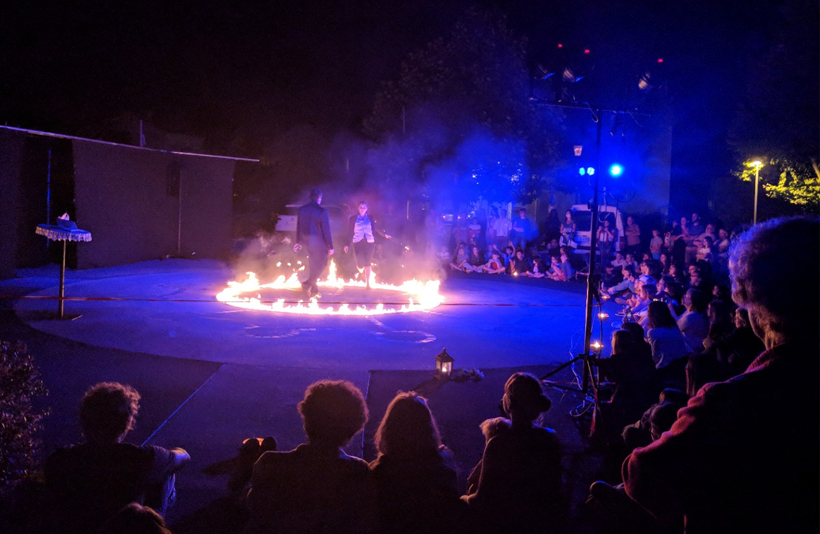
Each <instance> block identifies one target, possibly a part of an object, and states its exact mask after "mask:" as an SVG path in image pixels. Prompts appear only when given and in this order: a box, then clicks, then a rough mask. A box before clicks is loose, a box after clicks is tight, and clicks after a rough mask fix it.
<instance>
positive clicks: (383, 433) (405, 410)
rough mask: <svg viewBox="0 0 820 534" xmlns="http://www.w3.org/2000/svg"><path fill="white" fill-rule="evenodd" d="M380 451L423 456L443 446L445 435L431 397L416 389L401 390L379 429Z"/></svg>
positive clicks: (398, 454) (377, 442) (376, 439)
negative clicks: (437, 418)
mask: <svg viewBox="0 0 820 534" xmlns="http://www.w3.org/2000/svg"><path fill="white" fill-rule="evenodd" d="M375 441H376V448H377V449H378V451H379V453H380V454H385V455H390V456H395V457H405V458H407V457H411V458H412V457H419V456H427V455H431V454H435V453H437V452H438V450H439V449H440V448H441V446H442V445H441V435H440V434H439V431H438V426H437V425H436V420H435V418H434V417H433V413H432V412H431V411H430V407H429V406H427V400H426V399H425V398H424V397H421V396H419V395H417V394H416V393H414V392H410V393H399V394H398V395H396V397H395V398H394V399H393V401H392V402H391V403H390V405H389V406H388V407H387V411H386V412H385V414H384V418H383V419H382V422H381V424H380V425H379V429H378V430H377V431H376V438H375Z"/></svg>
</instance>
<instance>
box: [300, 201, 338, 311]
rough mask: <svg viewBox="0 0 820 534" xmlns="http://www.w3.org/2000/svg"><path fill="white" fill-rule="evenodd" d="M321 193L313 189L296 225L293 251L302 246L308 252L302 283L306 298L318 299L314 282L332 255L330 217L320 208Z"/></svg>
mask: <svg viewBox="0 0 820 534" xmlns="http://www.w3.org/2000/svg"><path fill="white" fill-rule="evenodd" d="M321 203H322V192H321V191H319V190H318V189H313V190H311V192H310V202H308V203H307V204H305V205H304V206H302V207H301V208H299V220H298V222H297V224H296V244H295V245H293V250H294V251H299V250H300V249H301V248H302V247H303V246H305V247H307V251H308V278H307V280H305V281H304V282H302V288H303V289H304V290H305V292H306V293H307V296H308V298H319V297H321V295H319V286H318V285H316V280H317V279H318V278H319V275H321V274H322V271H324V269H325V267H327V261H328V256H332V255H333V240H332V238H331V237H330V217H329V216H328V214H327V210H326V209H325V208H323V207H321V206H320V204H321Z"/></svg>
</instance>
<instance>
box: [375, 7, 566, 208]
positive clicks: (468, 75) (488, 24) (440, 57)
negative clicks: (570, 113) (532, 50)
mask: <svg viewBox="0 0 820 534" xmlns="http://www.w3.org/2000/svg"><path fill="white" fill-rule="evenodd" d="M525 47H526V40H525V39H523V38H521V37H519V36H517V35H515V34H514V32H512V31H511V30H510V29H509V28H508V26H507V24H506V21H505V19H504V17H503V16H501V15H500V14H498V13H496V12H494V11H483V10H479V9H476V8H471V9H469V10H468V11H467V12H466V13H465V14H464V15H463V16H462V17H461V19H460V20H459V21H458V22H457V23H456V25H455V26H454V28H453V30H452V32H451V33H450V35H448V36H447V37H446V38H439V39H436V40H434V41H432V42H430V43H428V44H427V45H425V46H424V47H422V48H420V49H419V50H416V51H415V52H413V53H411V54H410V55H409V56H408V57H407V58H406V60H405V61H404V62H403V64H402V67H401V72H400V75H399V77H398V79H397V80H394V81H389V82H386V83H384V84H383V85H382V89H381V91H380V92H379V94H378V95H377V97H376V100H375V103H374V106H373V110H372V112H371V114H370V116H369V117H368V118H367V119H366V121H365V124H364V126H365V133H366V134H367V135H368V136H369V137H371V138H372V139H374V140H376V141H378V142H379V144H380V145H382V146H385V147H388V149H387V150H388V152H387V153H388V154H389V155H390V156H391V157H390V162H391V165H390V167H391V170H390V171H389V172H388V173H387V174H388V176H386V177H385V178H386V179H388V180H390V179H394V180H400V179H402V180H406V179H413V180H417V181H418V180H426V181H428V182H432V183H431V186H432V187H435V188H439V187H441V186H444V187H450V186H454V187H458V188H459V190H460V191H462V192H465V193H466V192H467V191H469V192H470V194H472V195H476V196H478V195H483V196H484V197H485V198H487V197H489V196H493V197H495V198H498V195H503V197H502V198H512V197H513V196H520V195H521V194H522V193H527V192H528V191H529V190H530V189H532V187H533V186H532V184H531V182H532V181H533V180H532V176H533V175H536V176H537V178H536V180H535V182H537V183H539V184H540V182H541V178H540V173H542V172H543V171H544V169H547V168H548V167H549V166H550V164H552V163H554V161H555V159H556V158H557V151H556V141H557V139H558V136H557V135H556V133H557V131H558V128H559V119H558V115H557V114H556V113H555V112H554V111H551V110H549V109H544V108H538V107H536V106H535V105H534V104H533V103H531V102H530V99H529V93H530V84H529V71H528V68H527V66H526V63H525ZM521 184H524V185H525V187H524V188H523V189H522V187H521Z"/></svg>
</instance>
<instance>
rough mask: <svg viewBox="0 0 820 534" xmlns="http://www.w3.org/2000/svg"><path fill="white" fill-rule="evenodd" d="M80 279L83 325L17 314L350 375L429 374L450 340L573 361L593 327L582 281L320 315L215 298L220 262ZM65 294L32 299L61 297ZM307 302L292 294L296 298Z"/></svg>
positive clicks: (153, 347) (30, 305)
mask: <svg viewBox="0 0 820 534" xmlns="http://www.w3.org/2000/svg"><path fill="white" fill-rule="evenodd" d="M74 274H75V276H77V278H75V279H73V280H72V279H69V281H68V282H67V284H68V286H67V290H66V296H67V297H68V298H84V299H93V300H75V301H68V302H66V313H67V314H70V315H77V314H80V315H81V316H82V317H81V318H80V319H79V320H75V321H54V320H43V319H42V317H43V315H44V314H47V313H49V312H50V311H51V310H53V309H55V308H56V303H55V302H54V301H51V300H41V299H36V298H28V299H23V300H19V301H18V302H17V303H16V305H15V312H16V313H17V315H18V317H20V318H21V319H22V320H23V321H25V322H27V323H28V324H30V325H31V326H32V327H33V328H35V329H36V330H40V331H42V332H47V333H49V334H53V335H56V336H60V337H63V338H67V339H71V340H74V341H79V342H83V343H87V344H91V345H95V346H100V347H108V348H115V349H122V350H129V351H137V352H145V353H149V354H155V355H158V356H170V357H174V358H185V359H197V360H207V361H217V362H223V363H243V364H255V365H274V366H298V367H302V368H318V369H324V370H340V371H341V370H352V369H363V370H369V369H424V368H427V367H429V366H430V365H431V362H432V361H433V357H434V356H435V354H437V353H438V352H440V351H441V349H442V348H443V347H446V348H447V349H448V351H449V353H450V354H451V355H452V356H453V357H455V358H456V360H457V364H456V366H457V367H469V368H472V367H479V368H481V367H508V366H510V365H539V364H544V363H549V362H557V361H562V360H563V359H565V358H567V357H568V355H569V354H570V350H571V348H572V347H573V346H574V347H575V348H574V351H575V352H577V351H578V350H580V348H579V347H580V344H581V342H582V334H583V327H584V288H583V286H582V285H580V284H576V283H560V282H552V281H547V280H520V281H519V280H509V279H506V280H504V279H501V278H500V275H498V276H497V277H493V276H492V275H479V274H472V275H463V276H459V277H458V278H453V277H451V278H449V279H448V280H446V281H445V282H444V283H443V285H442V289H441V293H442V294H443V296H444V303H443V304H442V305H441V306H439V307H438V308H435V309H434V310H432V311H430V312H415V313H408V314H392V315H381V316H374V317H336V316H334V317H323V316H318V317H314V316H302V315H287V314H277V313H273V312H259V311H248V310H241V309H237V308H233V307H230V306H228V305H226V304H223V303H220V302H217V301H216V299H215V295H216V294H217V293H219V292H220V291H221V290H222V289H223V288H224V287H225V286H226V283H227V282H228V281H229V280H232V279H233V278H234V276H235V275H234V273H232V272H231V271H230V270H228V269H226V268H225V267H224V266H223V265H221V264H219V263H217V262H209V261H201V262H200V261H196V262H191V261H183V260H168V261H162V262H159V261H157V262H146V263H143V264H138V265H134V266H129V267H123V268H108V269H98V270H95V271H91V272H87V273H74ZM80 276H81V277H82V278H79V277H80ZM518 282H520V283H518ZM54 289H55V288H54V287H46V288H44V289H42V290H39V291H35V292H33V293H32V294H31V295H30V296H31V297H38V296H40V297H45V296H54V295H55V291H54ZM323 294H324V296H323V298H322V300H321V301H320V302H321V304H322V305H323V306H330V305H333V304H334V303H336V302H358V303H360V302H364V301H366V300H370V301H372V302H373V303H376V302H378V301H379V300H380V299H384V300H387V301H388V302H390V301H393V300H395V295H393V294H388V293H387V292H379V291H378V290H374V291H372V292H368V291H367V290H364V289H357V288H353V289H343V290H341V291H333V292H329V291H324V290H323ZM278 296H283V297H288V295H278ZM300 297H301V293H299V292H297V291H293V292H292V295H290V297H289V299H290V300H294V301H295V300H297V299H299V298H300ZM109 299H112V300H109Z"/></svg>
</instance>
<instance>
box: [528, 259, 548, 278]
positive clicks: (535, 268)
mask: <svg viewBox="0 0 820 534" xmlns="http://www.w3.org/2000/svg"><path fill="white" fill-rule="evenodd" d="M524 274H526V275H527V276H528V277H530V278H544V276H546V275H547V269H546V268H545V267H544V261H543V260H542V259H541V257H540V256H536V257H534V258H533V259H532V267H531V268H530V270H529V271H527V272H526V273H524Z"/></svg>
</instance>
